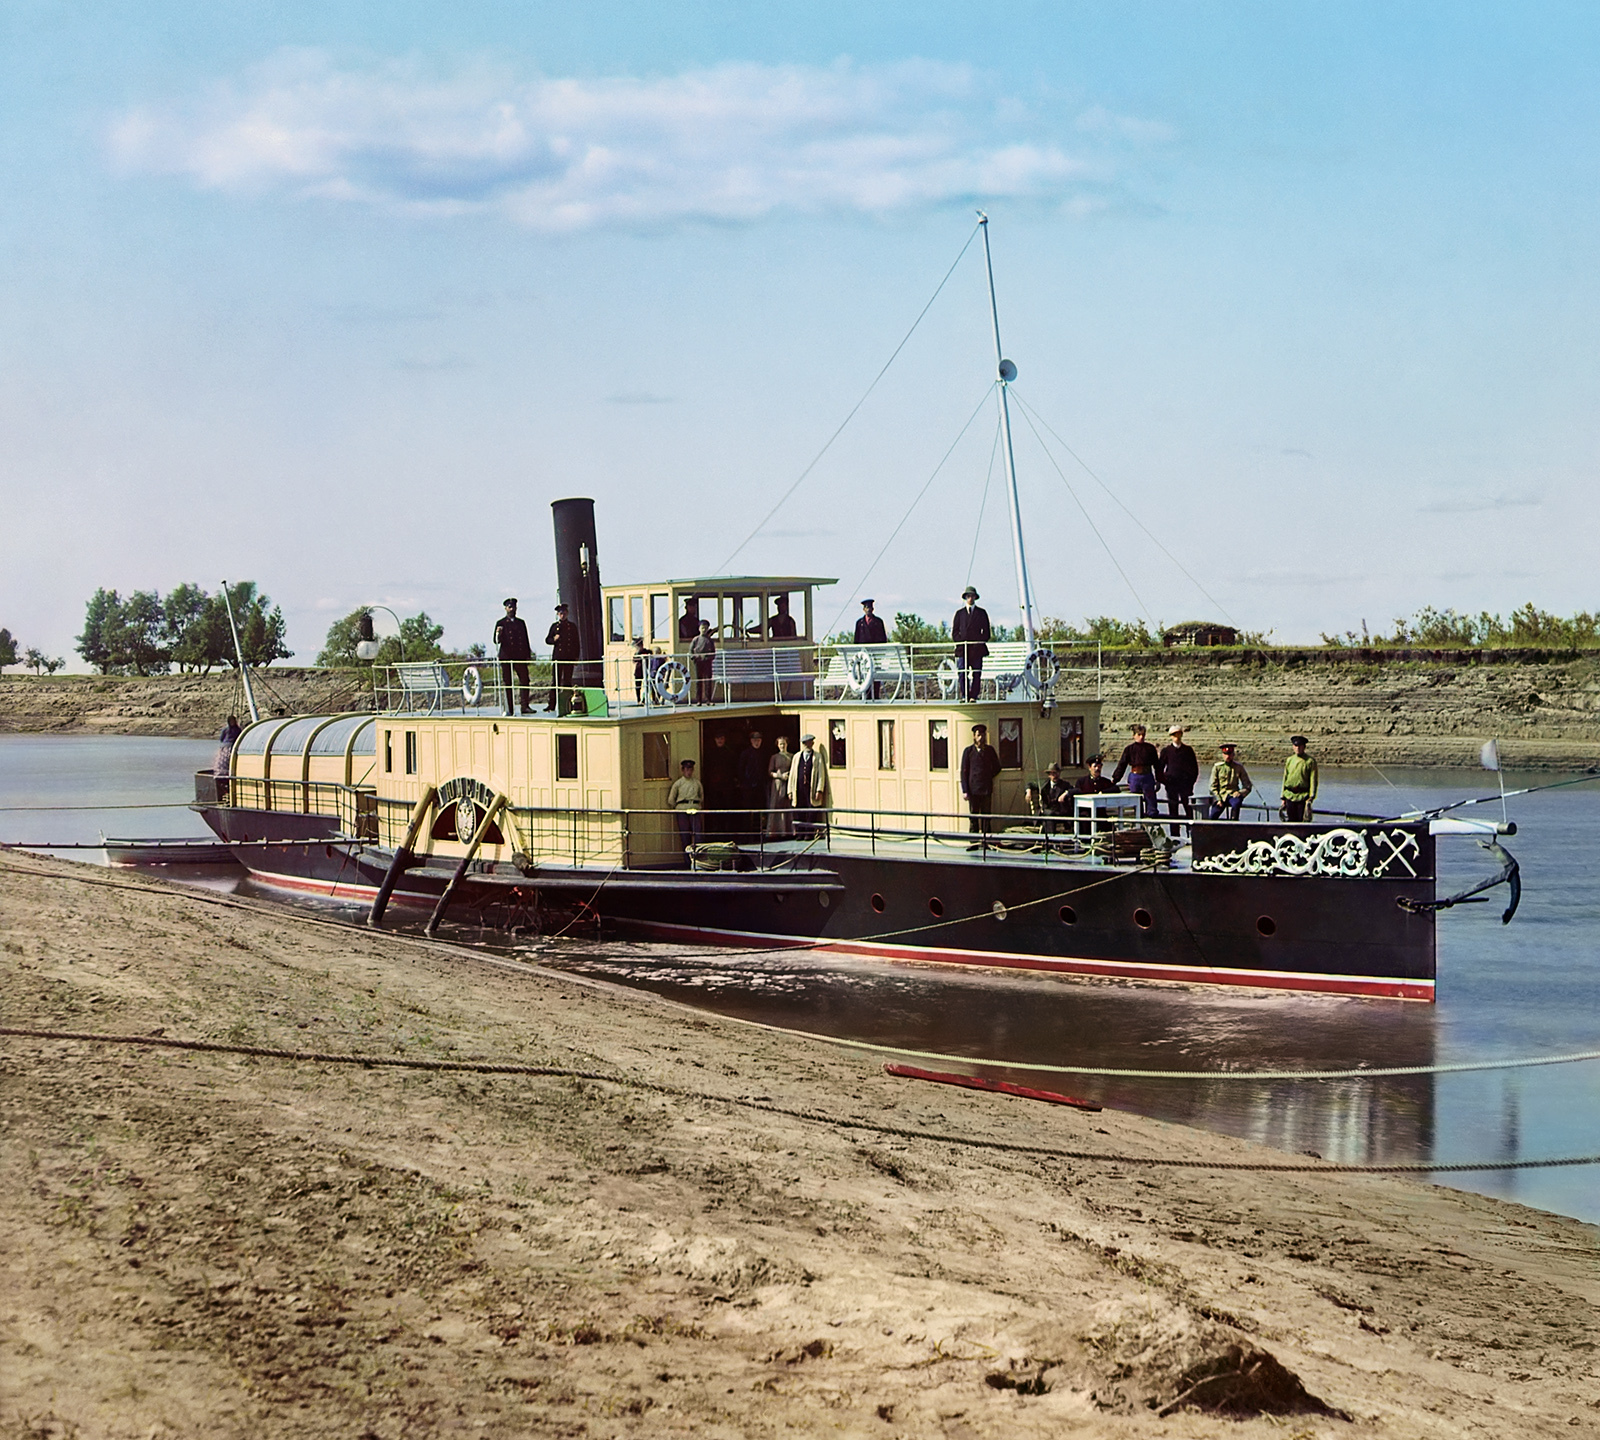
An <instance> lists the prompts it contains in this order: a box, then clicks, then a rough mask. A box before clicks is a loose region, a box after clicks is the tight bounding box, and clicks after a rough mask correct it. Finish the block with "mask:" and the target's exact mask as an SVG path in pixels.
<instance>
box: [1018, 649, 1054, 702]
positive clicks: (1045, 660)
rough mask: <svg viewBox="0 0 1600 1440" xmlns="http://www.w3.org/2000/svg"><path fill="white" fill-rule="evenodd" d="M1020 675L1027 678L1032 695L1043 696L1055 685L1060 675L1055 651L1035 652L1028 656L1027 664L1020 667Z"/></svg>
mask: <svg viewBox="0 0 1600 1440" xmlns="http://www.w3.org/2000/svg"><path fill="white" fill-rule="evenodd" d="M1022 673H1023V675H1024V676H1025V677H1026V678H1027V681H1028V684H1029V686H1030V687H1031V688H1032V690H1033V693H1034V694H1035V695H1043V694H1044V693H1045V692H1046V691H1048V690H1049V689H1050V687H1051V686H1052V685H1054V684H1055V683H1056V676H1057V675H1059V674H1060V673H1061V666H1060V664H1059V663H1058V662H1057V660H1056V655H1055V651H1054V650H1035V651H1034V652H1033V654H1031V655H1030V656H1028V663H1027V664H1026V665H1024V666H1023V667H1022Z"/></svg>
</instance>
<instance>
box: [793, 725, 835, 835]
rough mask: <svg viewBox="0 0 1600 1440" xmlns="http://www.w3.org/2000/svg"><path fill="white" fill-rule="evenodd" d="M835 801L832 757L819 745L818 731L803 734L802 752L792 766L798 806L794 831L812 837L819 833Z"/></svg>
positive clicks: (795, 813)
mask: <svg viewBox="0 0 1600 1440" xmlns="http://www.w3.org/2000/svg"><path fill="white" fill-rule="evenodd" d="M831 801H832V796H831V795H830V794H829V791H828V757H827V756H826V755H824V754H823V753H822V751H820V750H819V749H817V737H816V736H815V735H802V736H801V737H800V753H799V754H798V755H796V756H795V757H794V764H793V766H791V767H790V770H789V803H790V804H791V805H793V806H794V833H795V834H796V835H797V836H799V837H800V838H801V839H807V840H809V839H810V838H811V837H812V836H813V835H815V834H816V833H817V829H818V824H819V821H820V820H821V817H822V812H823V811H824V810H826V809H827V808H828V806H829V804H830V803H831Z"/></svg>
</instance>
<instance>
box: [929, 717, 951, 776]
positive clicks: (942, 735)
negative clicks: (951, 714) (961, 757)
mask: <svg viewBox="0 0 1600 1440" xmlns="http://www.w3.org/2000/svg"><path fill="white" fill-rule="evenodd" d="M949 768H950V722H949V721H948V720H930V721H928V769H930V770H948V769H949Z"/></svg>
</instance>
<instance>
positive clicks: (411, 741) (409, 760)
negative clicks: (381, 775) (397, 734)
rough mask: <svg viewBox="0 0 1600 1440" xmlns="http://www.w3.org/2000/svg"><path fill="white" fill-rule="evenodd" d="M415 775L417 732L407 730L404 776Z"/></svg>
mask: <svg viewBox="0 0 1600 1440" xmlns="http://www.w3.org/2000/svg"><path fill="white" fill-rule="evenodd" d="M416 773H417V732H416V731H415V730H407V731H406V774H407V775H415V774H416Z"/></svg>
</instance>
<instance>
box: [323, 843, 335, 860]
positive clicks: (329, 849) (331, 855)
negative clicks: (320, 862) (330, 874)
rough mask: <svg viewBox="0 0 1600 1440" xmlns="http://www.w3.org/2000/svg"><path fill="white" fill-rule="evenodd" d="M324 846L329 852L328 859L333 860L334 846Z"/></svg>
mask: <svg viewBox="0 0 1600 1440" xmlns="http://www.w3.org/2000/svg"><path fill="white" fill-rule="evenodd" d="M322 848H323V849H324V850H326V851H327V852H328V859H330V860H332V859H333V846H331V845H324V846H323V847H322Z"/></svg>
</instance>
